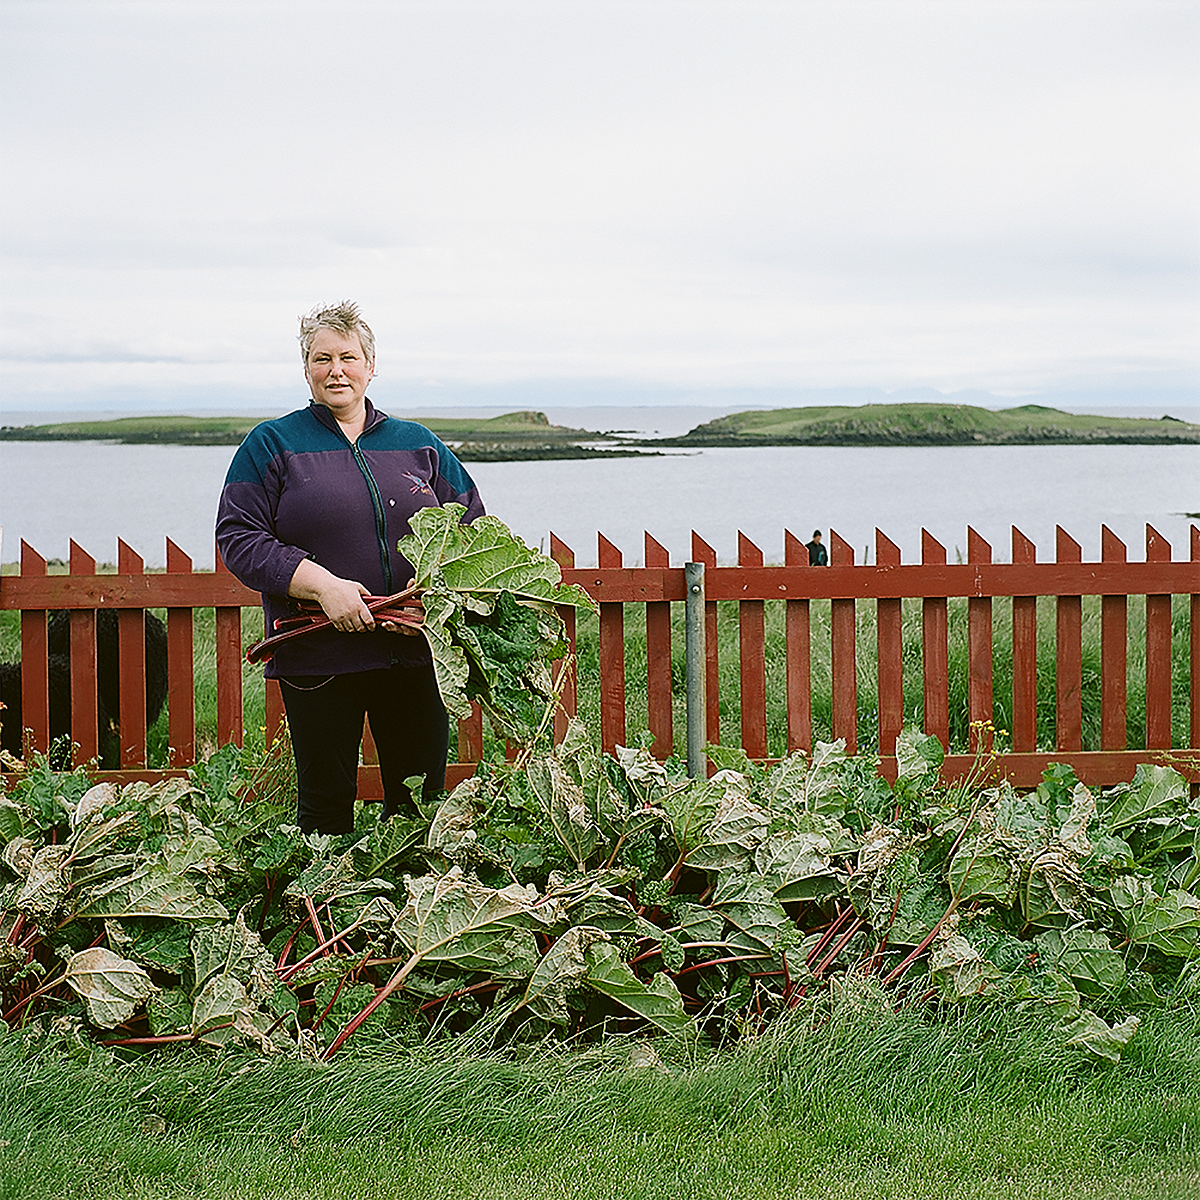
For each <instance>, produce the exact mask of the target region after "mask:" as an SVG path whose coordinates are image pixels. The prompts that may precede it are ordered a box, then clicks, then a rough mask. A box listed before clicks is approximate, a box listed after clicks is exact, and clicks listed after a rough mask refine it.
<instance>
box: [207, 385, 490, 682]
mask: <svg viewBox="0 0 1200 1200" xmlns="http://www.w3.org/2000/svg"><path fill="white" fill-rule="evenodd" d="M366 404H367V420H366V425H365V427H364V429H363V432H362V433H361V434H360V435H359V438H358V444H357V445H354V444H352V443H351V442H350V440H349V439H348V438H347V437H346V435H345V434H344V433H342V431H341V428H340V427H339V425H338V423H337V421H336V420H335V419H334V417H333V414H332V413H330V411H329V410H328V409H327V408H325V407H324V405H321V404H317V403H315V402H313V403H310V404H309V406H308V407H307V408H305V409H301V410H300V411H299V412H294V413H289V414H288V415H287V416H286V417H280V418H278V419H277V420H274V421H264V422H263V424H261V425H258V426H256V427H255V428H254V429H252V430H251V431H250V433H249V434H248V435H247V437H246V440H245V441H244V442H242V444H241V446H240V447H239V448H238V451H237V453H236V454H235V455H234V456H233V462H232V463H231V464H230V466H229V474H228V475H227V476H226V478H225V487H224V490H223V491H222V492H221V503H220V507H219V508H218V510H217V547H218V549H219V550H220V551H221V558H222V559H223V561H224V563H225V565H226V566H227V567H228V568H229V569H230V571H232V572H233V574H234V575H235V576H236V577H237V578H238V579H239V580H241V582H242V583H244V584H245V585H246V586H247V587H251V588H253V589H254V590H255V591H258V592H261V593H262V597H263V610H264V613H265V616H266V627H267V630H268V632H273V625H274V622H275V620H276V619H277V618H279V617H284V616H287V615H289V614H291V613H294V612H296V611H297V609H296V607H295V604H294V602H292V601H290V600H289V599H288V597H287V589H288V584H289V583H290V582H291V579H292V576H293V575H294V574H295V572H296V568H297V567H298V566H299V565H300V563H301V562H302V561H303V560H304V559H306V558H311V559H313V560H314V561H315V562H318V563H320V565H321V566H323V567H325V568H326V569H328V570H329V571H332V572H333V574H335V575H338V576H341V577H342V578H343V579H353V580H356V581H357V582H359V583H362V584H363V585H365V587H366V588H367V590H368V591H369V592H370V593H371V594H372V595H375V596H387V595H391V594H393V593H395V592H398V591H400V590H401V589H402V588H404V587H405V586H406V585H407V583H408V581H409V579H411V578H412V576H413V573H414V572H413V568H412V564H411V563H409V562H408V561H407V559H405V558H404V557H403V555H401V554H400V553H399V552H398V551H397V549H396V543H397V542H398V541H399V540H400V539H401V538H402V537H404V536H405V535H406V534H408V533H409V532H411V530H410V529H409V524H408V521H409V518H410V517H411V516H412V515H413V514H414V513H415V512H417V511H418V510H419V509H422V508H428V507H431V506H440V505H442V504H450V503H458V504H462V505H465V507H466V510H467V511H466V515H465V516H464V518H463V520H464V521H473V520H474V519H475V518H476V517H478V516H482V514H483V504H482V502H481V501H480V499H479V493H478V491H477V489H476V487H475V484H474V483H473V482H472V480H471V477H470V476H469V475H468V474H467V473H466V471H464V470H463V467H462V464H461V463H460V462H459V461H458V459H457V458H455V457H454V455H453V454H452V453H451V452H450V451H449V450H448V449H447V448H446V447H445V446H444V445H443V444H442V443H441V442H440V441H439V440H438V439H437V438H436V437H435V436H434V435H433V434H432V433H430V432H429V430H428V429H426V428H425V427H424V426H423V425H418V424H416V423H415V422H413V421H398V420H395V419H393V418H390V417H388V416H387V415H386V414H384V413H381V412H379V411H378V410H377V409H376V408H375V406H374V405H373V404H372V403H371V401H370V400H367V402H366ZM429 661H430V659H429V649H428V647H427V646H426V644H425V639H424V638H412V637H405V636H403V635H401V634H394V633H384V632H383V631H382V630H375V631H373V632H371V633H338V632H337V631H336V630H332V629H330V630H321V631H318V632H316V633H312V634H307V635H305V636H304V637H301V638H295V639H293V640H292V641H290V642H286V643H284V645H282V646H280V648H279V649H278V650H277V651H276V652H275V657H274V658H273V659H272V660H271V661H270V662H269V663H268V664H267V667H266V673H267V675H269V676H271V677H273V678H277V677H278V676H280V675H340V674H345V673H348V672H351V671H369V670H374V669H376V668H378V667H387V666H390V665H391V664H393V663H405V664H408V665H417V664H420V663H427V662H429Z"/></svg>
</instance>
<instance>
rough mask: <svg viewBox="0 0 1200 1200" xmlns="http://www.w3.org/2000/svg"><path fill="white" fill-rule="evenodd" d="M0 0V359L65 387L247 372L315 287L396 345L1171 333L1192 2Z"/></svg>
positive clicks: (752, 348) (1114, 340)
mask: <svg viewBox="0 0 1200 1200" xmlns="http://www.w3.org/2000/svg"><path fill="white" fill-rule="evenodd" d="M0 22H2V23H3V25H4V29H3V30H2V32H4V34H5V36H6V42H7V44H8V46H9V48H10V53H9V56H8V67H7V68H6V74H7V75H8V80H7V83H6V91H7V96H6V108H7V109H8V112H9V134H8V143H9V145H8V160H9V162H10V164H13V165H14V166H15V169H14V170H13V171H12V175H13V182H12V184H11V185H10V190H9V196H8V200H7V202H6V209H7V211H6V217H5V220H4V222H3V223H2V226H0V227H2V228H3V230H4V236H3V240H2V243H0V269H2V270H3V272H4V276H5V281H6V282H5V292H6V294H7V295H8V296H9V297H10V302H9V305H8V310H7V312H6V313H5V314H4V315H3V316H0V336H3V339H4V341H5V344H6V345H8V346H9V347H10V353H11V354H12V355H13V357H14V359H16V360H19V361H18V362H17V363H16V365H15V367H14V369H15V370H17V371H18V375H19V377H20V382H19V386H21V387H31V388H35V389H36V388H38V387H43V388H47V389H51V390H60V391H61V390H63V389H76V388H78V389H84V390H86V388H87V387H88V386H89V384H88V379H89V375H88V370H89V369H90V364H95V373H94V375H93V376H92V377H91V378H92V380H93V384H94V386H95V387H97V388H107V387H109V386H112V385H113V381H114V379H119V378H126V379H127V382H128V383H129V385H130V386H131V387H133V386H141V385H142V383H141V382H139V381H144V379H145V378H146V377H147V375H148V374H153V375H155V378H158V377H159V376H161V377H162V378H163V379H166V378H167V377H170V378H171V379H172V380H176V381H177V382H178V383H179V386H187V385H188V381H189V380H190V382H191V383H194V384H196V385H198V386H202V385H206V383H207V381H209V380H212V379H216V378H217V376H218V375H221V372H223V375H221V377H222V378H224V379H225V380H226V381H227V382H228V384H229V386H235V384H236V385H237V386H242V385H245V386H261V387H263V388H269V387H272V386H275V383H274V382H272V381H273V380H275V378H276V375H273V374H272V373H271V372H270V371H268V370H267V369H266V364H268V363H276V364H278V368H277V373H278V375H279V376H280V377H281V376H282V374H283V372H284V371H291V370H292V367H293V364H294V360H295V341H294V318H295V315H296V314H298V313H299V312H301V311H304V310H306V309H308V308H309V307H311V306H312V305H313V304H314V303H317V302H319V301H323V300H327V299H337V298H341V297H343V296H355V297H357V298H358V299H359V300H360V301H361V302H362V304H363V305H364V308H365V310H366V312H367V314H368V317H369V319H371V321H372V324H373V326H374V327H375V329H376V333H377V335H378V336H379V339H380V346H381V351H382V352H383V354H384V359H383V363H384V365H385V366H386V369H387V370H388V371H390V372H391V377H392V378H395V379H408V380H414V379H428V378H434V379H443V380H446V381H454V382H458V383H474V384H480V385H482V384H494V383H497V382H503V381H518V380H521V379H530V380H538V379H540V380H549V379H567V380H577V381H583V380H588V379H593V380H611V379H624V380H626V381H627V382H628V383H629V384H630V385H631V386H632V385H633V384H635V383H637V382H639V381H641V382H652V383H654V384H656V385H662V386H684V387H692V386H702V385H707V386H742V385H744V386H747V387H766V386H771V387H774V386H793V387H796V388H803V387H813V386H866V387H882V388H894V387H899V386H909V385H912V386H919V385H927V386H934V387H940V388H961V387H977V388H982V389H985V390H988V389H1037V388H1043V387H1046V386H1066V387H1070V386H1077V385H1082V384H1083V383H1084V382H1086V381H1088V380H1096V379H1101V380H1103V379H1106V378H1109V377H1121V378H1132V377H1134V376H1137V377H1138V378H1141V379H1143V380H1147V381H1153V380H1155V379H1159V380H1165V379H1168V378H1171V379H1178V378H1182V377H1184V376H1186V374H1187V372H1188V371H1189V370H1194V369H1195V366H1196V359H1197V356H1196V347H1195V343H1194V334H1193V331H1194V328H1195V323H1196V315H1197V314H1196V309H1197V303H1196V301H1197V291H1198V289H1197V286H1196V285H1197V280H1198V279H1200V268H1198V258H1200V246H1198V242H1200V230H1198V228H1197V223H1196V221H1195V219H1194V212H1195V207H1196V202H1197V199H1200V170H1198V167H1200V154H1198V152H1197V146H1198V145H1200V139H1198V138H1197V133H1198V132H1200V131H1198V130H1197V128H1196V125H1197V121H1196V115H1197V111H1198V106H1197V103H1196V100H1197V95H1196V93H1197V87H1198V84H1197V81H1196V77H1195V72H1194V69H1193V66H1194V57H1195V50H1196V46H1197V41H1198V36H1197V34H1198V26H1200V20H1198V16H1197V12H1196V10H1195V9H1194V7H1192V6H1191V5H1187V4H1173V3H1145V2H1143V0H1122V2H1115V3H1106V2H1103V0H1096V2H1095V3H1089V4H1088V5H1086V6H1080V5H1077V4H1074V3H1070V2H1066V0H1064V2H1059V0H1040V2H1039V3H1023V2H1019V0H1012V2H1009V0H1005V2H1003V3H992V2H989V0H974V2H973V3H972V4H970V5H956V4H943V3H924V2H921V0H913V2H904V3H889V2H887V0H871V2H867V3H859V2H855V0H838V2H837V3H823V2H817V0H814V2H811V3H805V4H789V3H774V2H770V0H766V2H762V3H754V2H752V0H747V2H744V3H722V2H711V3H704V2H703V0H688V2H687V3H674V2H672V0H658V2H656V3H655V4H645V3H644V2H641V0H638V2H636V3H634V2H628V3H622V2H621V0H604V2H603V3H601V2H598V0H580V2H578V3H572V4H570V5H563V4H560V3H548V2H546V3H542V2H537V0H503V2H499V3H497V2H494V0H487V2H479V3H470V2H457V0H438V2H437V3H432V2H430V3H427V2H424V0H396V2H395V3H389V4H372V3H347V4H343V5H340V6H338V8H337V9H336V11H333V10H331V9H330V8H329V7H328V5H326V4H321V5H318V4H314V3H308V2H306V0H302V2H299V3H293V4H289V5H286V6H284V5H279V4H275V3H265V2H256V0H246V2H243V3H240V4H237V5H233V4H225V3H201V2H196V3H172V4H170V5H151V6H147V5H143V4H125V3H108V2H99V3H89V4H66V3H57V2H55V0H48V2H43V3H38V4H20V3H14V4H10V5H7V6H5V7H4V8H3V10H2V11H0ZM22 364H24V365H22ZM125 368H128V372H127V374H126V375H124V376H122V371H123V370H124V369H125ZM139 372H140V373H139ZM214 372H215V373H216V374H213V373H214ZM155 373H158V374H155ZM250 380H257V381H258V383H257V384H256V385H255V384H251V383H250V382H249V381H250ZM147 386H149V385H147ZM1147 386H1150V385H1149V384H1147Z"/></svg>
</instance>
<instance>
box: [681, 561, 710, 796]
mask: <svg viewBox="0 0 1200 1200" xmlns="http://www.w3.org/2000/svg"><path fill="white" fill-rule="evenodd" d="M683 578H684V584H685V587H684V590H685V593H686V599H685V604H684V627H685V630H686V642H685V647H686V649H685V656H686V662H687V771H688V775H689V776H690V777H691V778H692V779H700V778H703V777H704V775H705V774H706V773H707V763H706V761H705V754H704V741H705V739H704V712H705V703H704V701H705V693H704V674H705V672H704V564H703V563H697V562H690V563H684V564H683Z"/></svg>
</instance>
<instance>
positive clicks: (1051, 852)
mask: <svg viewBox="0 0 1200 1200" xmlns="http://www.w3.org/2000/svg"><path fill="white" fill-rule="evenodd" d="M1018 893H1019V899H1020V902H1021V910H1022V913H1023V915H1024V917H1025V922H1026V924H1028V925H1035V926H1040V927H1047V926H1048V927H1058V928H1063V927H1065V926H1067V925H1072V924H1074V923H1075V922H1077V921H1082V920H1084V919H1085V916H1086V909H1087V884H1086V883H1085V881H1084V878H1083V875H1082V874H1081V873H1080V870H1079V866H1078V864H1077V863H1076V861H1075V858H1074V856H1073V855H1072V854H1071V853H1070V852H1069V851H1068V850H1067V849H1066V848H1065V847H1063V846H1057V845H1051V846H1048V847H1047V848H1046V849H1044V850H1042V851H1041V852H1040V853H1038V855H1037V856H1036V857H1035V858H1034V860H1033V861H1032V862H1031V863H1030V864H1029V866H1028V868H1027V869H1026V872H1025V877H1024V878H1023V880H1022V881H1021V883H1020V884H1019V886H1018Z"/></svg>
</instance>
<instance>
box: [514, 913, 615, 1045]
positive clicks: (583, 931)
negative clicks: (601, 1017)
mask: <svg viewBox="0 0 1200 1200" xmlns="http://www.w3.org/2000/svg"><path fill="white" fill-rule="evenodd" d="M608 940H609V938H608V934H607V933H605V932H604V931H603V930H602V929H596V928H593V927H592V926H589V925H572V926H571V928H570V929H568V930H567V931H566V933H564V934H563V935H562V936H561V937H560V938H558V940H557V941H555V943H554V945H553V946H551V947H550V949H549V950H548V951H547V952H546V954H545V956H544V957H543V958H542V961H541V962H539V963H538V965H537V967H536V968H535V969H534V972H533V974H532V975H531V976H530V979H529V984H528V986H527V987H526V988H525V993H524V995H523V996H522V997H521V1000H520V1003H519V1004H518V1007H520V1005H521V1004H525V1005H528V1006H529V1009H530V1010H531V1011H532V1012H533V1013H535V1014H536V1015H537V1016H539V1017H541V1018H542V1019H543V1020H545V1021H553V1022H554V1023H555V1024H559V1025H565V1024H566V1023H567V1021H568V1019H569V1013H568V1012H567V993H568V992H570V991H571V990H572V989H573V988H576V987H578V986H580V985H581V984H582V983H583V980H584V977H585V976H586V975H587V973H588V963H587V959H586V957H585V955H586V952H587V949H588V947H589V946H591V945H593V944H594V943H596V942H606V941H608Z"/></svg>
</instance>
